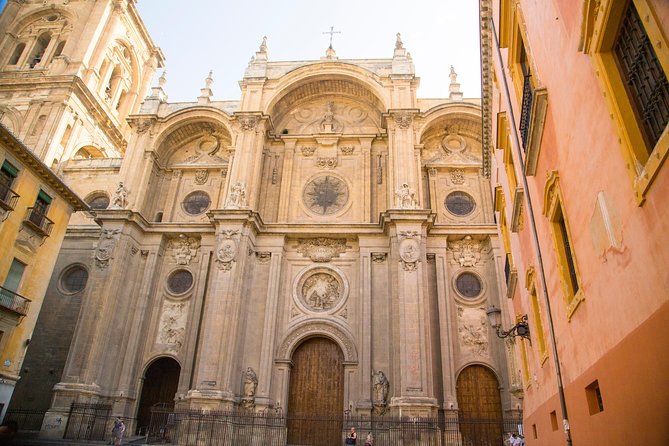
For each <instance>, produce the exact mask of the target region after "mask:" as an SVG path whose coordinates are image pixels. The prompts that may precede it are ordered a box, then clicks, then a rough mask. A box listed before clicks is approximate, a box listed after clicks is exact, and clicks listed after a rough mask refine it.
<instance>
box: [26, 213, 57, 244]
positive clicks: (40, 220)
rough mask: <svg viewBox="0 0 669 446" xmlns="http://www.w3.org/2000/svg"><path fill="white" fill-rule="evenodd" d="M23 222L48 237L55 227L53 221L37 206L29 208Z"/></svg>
mask: <svg viewBox="0 0 669 446" xmlns="http://www.w3.org/2000/svg"><path fill="white" fill-rule="evenodd" d="M23 223H24V224H25V225H27V226H28V227H29V228H30V229H32V230H33V231H35V232H36V233H37V234H38V235H41V236H42V237H48V236H49V235H50V234H51V229H53V221H52V220H51V219H49V218H48V217H47V216H46V215H44V213H43V212H40V210H39V209H38V208H36V207H30V208H28V214H27V217H26V219H25V220H24V221H23Z"/></svg>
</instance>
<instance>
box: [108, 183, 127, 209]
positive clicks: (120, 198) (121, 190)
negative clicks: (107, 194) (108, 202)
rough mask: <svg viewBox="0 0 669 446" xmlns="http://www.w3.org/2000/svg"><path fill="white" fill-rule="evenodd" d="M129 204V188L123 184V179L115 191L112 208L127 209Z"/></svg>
mask: <svg viewBox="0 0 669 446" xmlns="http://www.w3.org/2000/svg"><path fill="white" fill-rule="evenodd" d="M127 204H128V190H127V189H126V188H125V186H124V185H123V181H119V183H118V187H117V188H116V192H115V193H114V202H113V203H112V208H114V209H125V207H126V205H127Z"/></svg>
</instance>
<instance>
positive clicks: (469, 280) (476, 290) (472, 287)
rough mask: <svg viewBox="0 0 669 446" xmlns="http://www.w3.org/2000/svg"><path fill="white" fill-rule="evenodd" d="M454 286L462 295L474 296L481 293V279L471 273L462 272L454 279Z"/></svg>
mask: <svg viewBox="0 0 669 446" xmlns="http://www.w3.org/2000/svg"><path fill="white" fill-rule="evenodd" d="M455 287H456V288H457V289H458V292H459V293H460V294H462V295H463V296H464V297H469V298H474V297H477V296H478V295H479V294H481V280H480V279H479V278H478V276H476V274H472V273H462V274H460V275H459V276H458V278H457V279H455Z"/></svg>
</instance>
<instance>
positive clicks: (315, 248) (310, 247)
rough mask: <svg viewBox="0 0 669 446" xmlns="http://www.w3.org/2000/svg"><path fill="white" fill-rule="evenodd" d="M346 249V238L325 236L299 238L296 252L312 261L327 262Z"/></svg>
mask: <svg viewBox="0 0 669 446" xmlns="http://www.w3.org/2000/svg"><path fill="white" fill-rule="evenodd" d="M345 251H346V240H345V239H335V238H327V237H319V238H313V239H302V240H299V244H298V247H297V252H299V253H300V254H302V255H303V256H305V257H309V258H310V259H311V260H313V261H314V262H319V263H321V262H329V261H330V260H332V258H333V257H339V254H341V253H343V252H345Z"/></svg>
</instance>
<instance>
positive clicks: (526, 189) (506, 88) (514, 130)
mask: <svg viewBox="0 0 669 446" xmlns="http://www.w3.org/2000/svg"><path fill="white" fill-rule="evenodd" d="M490 27H491V32H492V38H493V40H494V41H495V49H496V50H497V51H496V52H497V57H498V58H499V64H500V67H501V71H502V73H501V76H500V77H501V78H502V84H503V85H504V98H505V99H506V107H507V109H508V112H509V117H510V118H511V128H512V131H511V134H512V135H513V139H514V141H515V143H516V145H515V147H516V160H518V161H519V162H520V161H521V160H522V159H523V154H522V153H521V151H520V147H521V146H520V138H519V137H518V128H517V127H516V119H515V117H514V115H513V108H512V106H511V95H510V94H509V84H508V82H507V80H506V72H505V70H504V60H503V59H502V52H501V51H500V49H499V40H498V39H497V30H496V29H495V22H494V21H493V19H492V17H491V18H490ZM491 119H492V117H491ZM515 168H516V165H515V163H514V169H515ZM520 178H521V179H522V182H523V189H524V192H525V203H526V204H527V214H528V217H529V220H530V228H531V232H532V240H533V242H534V250H535V254H536V256H537V263H538V264H539V275H540V277H541V285H542V290H543V295H544V302H545V303H546V313H547V316H548V327H549V331H550V335H551V339H550V340H551V350H552V351H553V358H554V361H555V374H556V375H557V376H556V378H557V385H558V395H559V396H560V408H561V409H562V425H563V427H564V432H565V434H567V446H571V444H572V443H571V429H570V426H569V418H568V417H567V404H566V403H565V399H564V387H563V385H562V373H561V372H560V358H559V357H558V350H557V343H556V339H555V329H554V327H553V314H552V312H551V302H550V299H549V298H548V288H547V287H546V273H545V271H544V262H543V257H542V255H541V245H540V244H539V237H538V236H537V225H536V221H535V219H534V209H533V207H532V199H531V198H530V189H529V187H528V186H527V177H526V176H525V169H522V168H521V169H520Z"/></svg>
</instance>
